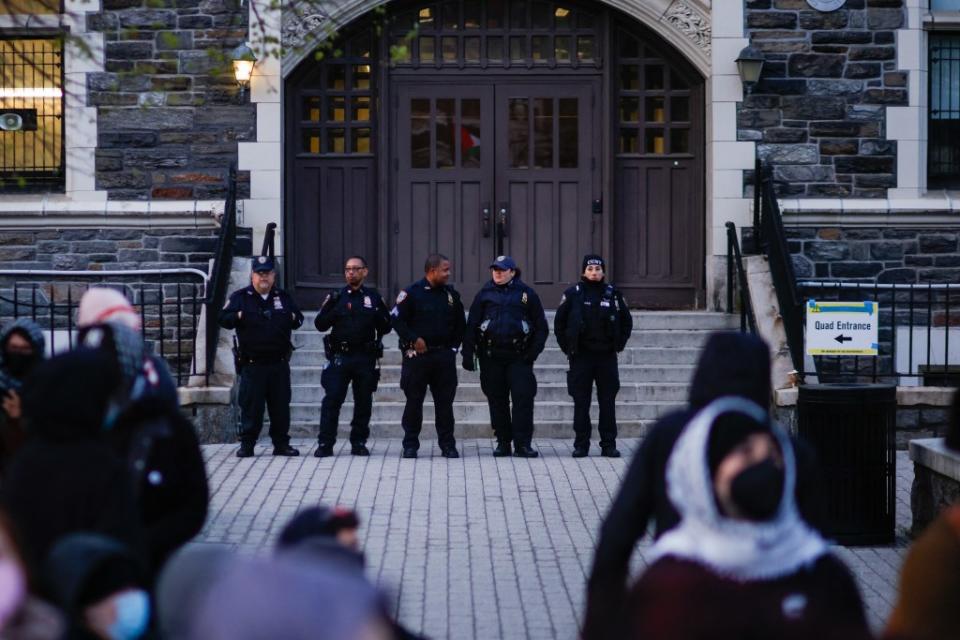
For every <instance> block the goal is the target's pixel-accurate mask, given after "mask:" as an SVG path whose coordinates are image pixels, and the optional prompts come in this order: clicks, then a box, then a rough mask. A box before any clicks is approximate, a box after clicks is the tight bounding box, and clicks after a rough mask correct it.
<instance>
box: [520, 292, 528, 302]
mask: <svg viewBox="0 0 960 640" xmlns="http://www.w3.org/2000/svg"><path fill="white" fill-rule="evenodd" d="M520 304H527V292H526V291H524V292H523V295H522V296H520Z"/></svg>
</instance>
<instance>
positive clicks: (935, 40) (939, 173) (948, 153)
mask: <svg viewBox="0 0 960 640" xmlns="http://www.w3.org/2000/svg"><path fill="white" fill-rule="evenodd" d="M927 131H928V141H929V142H928V146H927V149H928V151H927V185H928V187H929V188H931V189H946V188H960V34H956V33H951V34H941V33H931V34H930V113H929V121H928V128H927Z"/></svg>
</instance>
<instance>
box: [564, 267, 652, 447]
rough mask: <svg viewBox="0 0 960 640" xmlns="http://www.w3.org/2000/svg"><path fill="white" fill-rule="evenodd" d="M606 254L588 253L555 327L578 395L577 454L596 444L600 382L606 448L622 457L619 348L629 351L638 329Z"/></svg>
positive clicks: (574, 393)
mask: <svg viewBox="0 0 960 640" xmlns="http://www.w3.org/2000/svg"><path fill="white" fill-rule="evenodd" d="M605 267H606V264H605V263H604V261H603V258H602V257H600V256H598V255H595V254H590V255H587V256H584V258H583V265H582V268H581V273H582V277H581V280H580V282H579V283H578V284H576V285H574V286H572V287H570V288H569V289H567V290H566V291H565V292H564V294H563V297H562V298H561V299H560V307H559V308H558V309H557V315H556V318H555V319H554V325H553V329H554V333H555V334H556V336H557V342H558V343H559V344H560V349H561V350H563V352H564V353H565V354H567V357H568V358H569V360H570V370H569V371H568V372H567V391H568V393H569V394H570V395H571V396H573V431H574V434H575V436H574V441H573V457H574V458H582V457H584V456H586V455H587V453H588V452H589V450H590V431H591V429H592V427H591V425H590V398H591V396H592V394H593V384H594V382H596V384H597V403H598V404H599V405H600V424H599V427H598V431H599V432H600V454H601V455H603V456H606V457H608V458H619V457H620V452H619V451H617V443H616V439H617V417H616V409H615V404H614V403H615V401H616V398H617V391H619V390H620V372H619V371H618V370H617V353H618V352H620V351H623V348H624V347H625V346H626V344H627V340H629V339H630V332H631V331H633V318H632V317H631V316H630V309H628V308H627V304H626V302H624V300H623V295H621V293H620V292H619V291H618V290H617V289H616V287H614V286H613V285H612V284H609V283H607V282H605V281H604V271H605Z"/></svg>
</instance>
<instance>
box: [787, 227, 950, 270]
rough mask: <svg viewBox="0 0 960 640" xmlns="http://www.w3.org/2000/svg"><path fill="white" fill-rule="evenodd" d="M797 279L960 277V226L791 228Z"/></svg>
mask: <svg viewBox="0 0 960 640" xmlns="http://www.w3.org/2000/svg"><path fill="white" fill-rule="evenodd" d="M786 234H787V239H788V242H789V246H790V251H791V253H793V264H794V269H795V271H796V274H797V277H798V278H842V279H845V280H847V279H864V280H868V281H871V282H872V281H874V280H876V281H877V282H890V283H923V284H926V283H928V282H934V283H948V282H949V283H956V282H958V281H960V243H958V236H960V233H958V228H956V227H955V228H952V229H944V230H936V229H929V228H928V229H919V228H915V229H910V228H890V227H847V228H840V227H820V228H813V227H789V226H787V227H786Z"/></svg>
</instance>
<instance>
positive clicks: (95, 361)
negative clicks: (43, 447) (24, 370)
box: [22, 348, 120, 439]
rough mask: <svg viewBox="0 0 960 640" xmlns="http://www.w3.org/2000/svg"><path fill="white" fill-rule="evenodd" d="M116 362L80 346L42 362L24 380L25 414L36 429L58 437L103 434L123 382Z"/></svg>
mask: <svg viewBox="0 0 960 640" xmlns="http://www.w3.org/2000/svg"><path fill="white" fill-rule="evenodd" d="M119 381H120V377H119V371H118V369H117V367H116V364H115V362H114V361H113V360H112V359H111V358H110V357H109V356H108V355H107V354H105V353H103V352H102V351H100V350H95V349H86V348H79V349H75V350H73V351H71V352H68V353H64V354H61V355H58V356H55V357H53V358H51V359H49V360H45V361H43V362H41V363H40V364H38V365H37V366H36V368H35V369H34V370H33V372H32V373H31V374H30V376H28V377H27V379H26V380H25V381H24V383H23V393H22V398H23V415H24V418H25V419H26V420H27V422H28V425H29V429H30V431H31V432H32V433H34V434H36V435H39V436H41V437H48V438H57V439H75V438H89V437H93V436H97V435H99V433H100V431H101V429H102V425H103V419H104V415H105V413H106V409H107V405H108V403H109V401H110V398H111V396H112V395H113V394H114V392H115V390H116V389H117V387H118V386H119Z"/></svg>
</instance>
